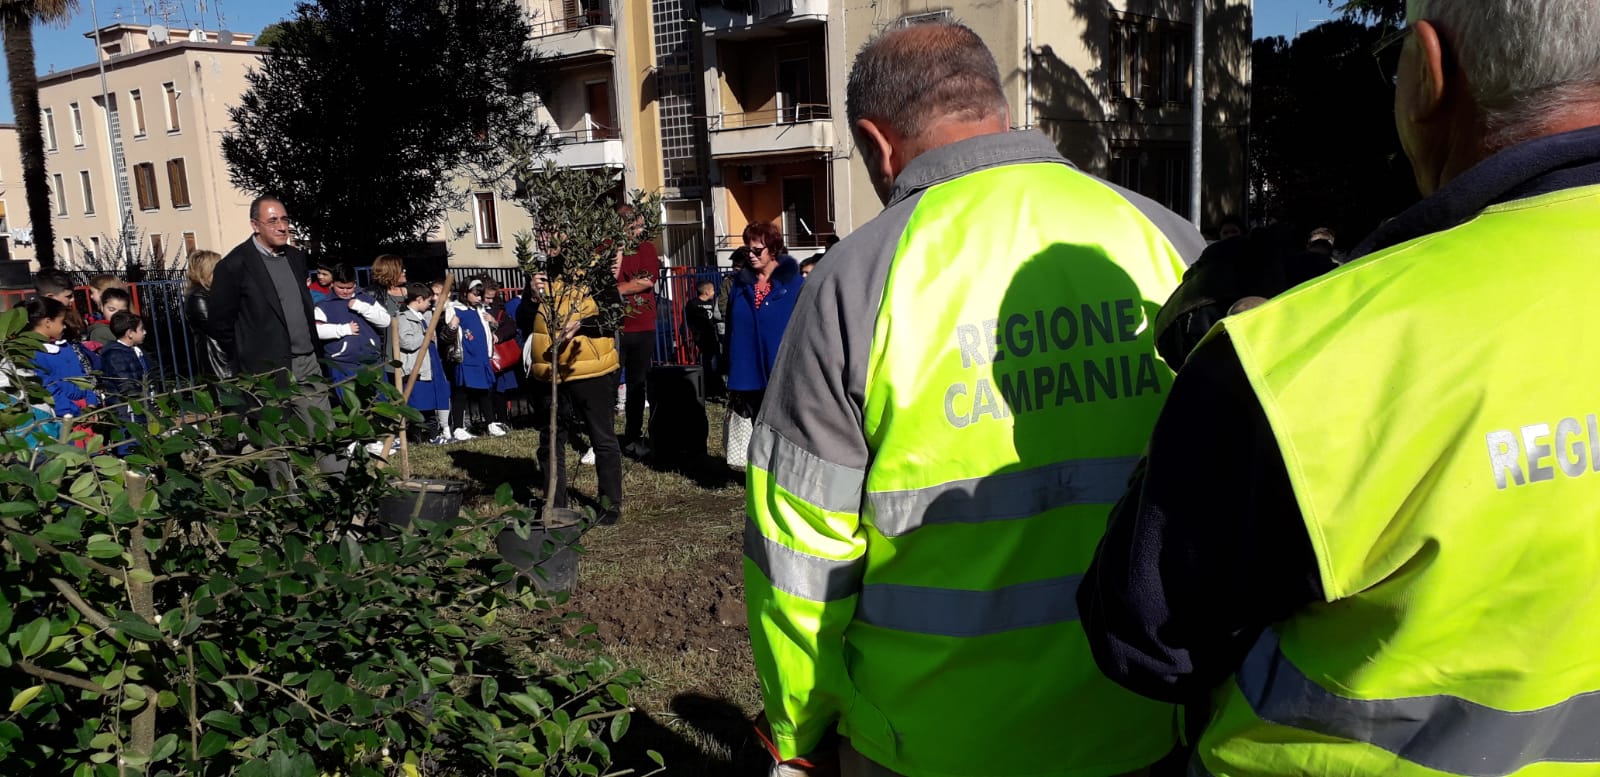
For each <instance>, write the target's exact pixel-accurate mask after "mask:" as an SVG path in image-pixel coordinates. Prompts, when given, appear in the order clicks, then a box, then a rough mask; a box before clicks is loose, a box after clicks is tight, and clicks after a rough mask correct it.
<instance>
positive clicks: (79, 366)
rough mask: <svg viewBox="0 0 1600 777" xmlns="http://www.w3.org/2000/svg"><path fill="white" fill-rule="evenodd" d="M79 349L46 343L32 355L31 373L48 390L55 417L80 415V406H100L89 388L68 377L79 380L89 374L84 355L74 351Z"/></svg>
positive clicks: (69, 344)
mask: <svg viewBox="0 0 1600 777" xmlns="http://www.w3.org/2000/svg"><path fill="white" fill-rule="evenodd" d="M78 348H79V346H78V345H76V344H74V343H68V342H64V341H63V342H59V343H46V344H45V346H44V347H43V348H40V349H39V350H38V351H35V352H34V354H33V368H34V372H35V373H36V374H37V375H38V376H39V382H40V383H43V384H44V387H45V388H46V389H48V390H49V391H50V396H51V397H53V398H55V411H56V415H58V416H67V415H73V416H76V415H83V407H81V406H80V403H82V404H84V405H88V406H96V405H99V404H100V398H99V397H98V396H96V395H95V393H94V392H93V391H90V390H89V389H86V388H82V387H79V386H78V385H76V384H74V383H71V382H70V380H69V379H71V378H82V377H85V376H87V375H88V374H89V372H88V370H85V369H84V368H83V363H84V360H85V358H87V355H86V354H80V353H79V352H78Z"/></svg>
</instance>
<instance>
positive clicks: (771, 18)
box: [700, 0, 828, 40]
mask: <svg viewBox="0 0 1600 777" xmlns="http://www.w3.org/2000/svg"><path fill="white" fill-rule="evenodd" d="M700 15H701V16H700V18H701V29H702V30H703V31H704V32H705V33H706V34H707V35H715V36H717V37H719V38H727V39H729V40H738V39H741V38H765V37H773V36H777V35H782V34H783V33H784V31H785V30H786V29H792V28H793V27H797V26H802V25H815V24H821V23H823V22H826V21H827V20H828V0H722V2H717V1H716V0H701V4H700Z"/></svg>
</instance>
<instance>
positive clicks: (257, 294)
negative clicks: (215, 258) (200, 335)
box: [206, 237, 320, 374]
mask: <svg viewBox="0 0 1600 777" xmlns="http://www.w3.org/2000/svg"><path fill="white" fill-rule="evenodd" d="M284 251H285V258H286V259H287V260H288V261H289V268H290V269H291V270H292V271H293V272H294V277H295V278H304V277H306V254H305V252H304V251H301V250H300V249H298V248H295V247H294V246H287V247H286V248H285V249H284ZM296 286H298V287H299V289H300V303H301V304H300V309H299V310H294V311H287V313H288V314H289V315H298V316H304V317H305V321H306V328H307V330H308V331H310V332H311V342H312V344H313V347H320V346H319V345H318V344H317V336H316V331H317V329H316V318H315V316H314V315H313V313H312V312H311V311H312V307H311V292H310V290H308V289H307V288H306V285H305V284H304V283H298V284H296ZM284 316H285V311H284V309H283V304H282V303H281V302H279V301H278V290H277V288H276V287H275V286H273V285H272V277H271V276H269V275H268V274H267V265H266V259H265V258H263V257H262V256H261V249H259V248H257V247H256V244H255V238H254V237H252V238H250V239H248V240H246V241H244V242H243V243H240V244H239V246H238V247H237V248H234V249H233V250H232V251H229V252H228V255H227V256H224V257H222V261H221V262H219V263H218V264H217V269H216V270H215V271H214V272H213V273H212V276H211V317H210V320H209V321H208V322H207V323H206V331H207V332H209V333H210V334H211V337H212V338H214V339H215V340H216V341H217V344H218V345H220V346H222V350H223V352H224V353H226V354H227V355H228V358H229V359H230V360H232V362H233V364H234V365H235V367H236V368H237V369H238V371H239V372H242V373H251V374H261V373H266V372H271V371H273V370H276V369H280V368H286V367H288V366H289V358H290V356H291V354H290V352H289V330H288V326H287V323H286V322H287V321H288V319H286V318H285V317H284Z"/></svg>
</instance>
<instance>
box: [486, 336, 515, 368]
mask: <svg viewBox="0 0 1600 777" xmlns="http://www.w3.org/2000/svg"><path fill="white" fill-rule="evenodd" d="M521 362H522V346H520V345H518V344H517V341H516V340H514V339H512V340H503V341H501V342H498V343H495V346H494V351H493V352H492V353H491V354H490V356H489V364H490V365H491V366H493V367H494V371H495V372H505V371H506V370H509V369H511V368H512V367H515V366H517V365H518V364H520V363H521Z"/></svg>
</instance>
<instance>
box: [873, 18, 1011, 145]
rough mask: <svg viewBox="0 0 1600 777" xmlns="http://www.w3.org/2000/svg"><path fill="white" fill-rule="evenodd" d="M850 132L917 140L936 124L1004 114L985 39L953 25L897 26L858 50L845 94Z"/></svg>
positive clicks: (1002, 92) (996, 73)
mask: <svg viewBox="0 0 1600 777" xmlns="http://www.w3.org/2000/svg"><path fill="white" fill-rule="evenodd" d="M845 113H846V114H847V115H848V118H849V120H850V125H851V126H852V127H854V126H855V123H856V122H857V121H860V120H861V119H874V120H877V121H882V122H886V123H887V124H888V125H889V127H890V128H892V129H893V130H894V131H895V132H897V133H899V134H900V135H901V136H903V137H906V138H916V137H918V136H920V135H921V134H922V132H923V131H924V130H925V129H927V127H928V125H929V123H931V121H932V120H935V119H940V118H960V119H965V120H968V121H977V120H981V119H986V118H990V117H992V116H1003V115H1005V113H1006V94H1005V87H1003V86H1002V85H1001V83H1000V68H999V66H997V65H996V64H995V61H994V55H993V54H991V53H989V47H987V46H985V45H984V44H983V39H982V38H980V37H978V34H977V33H975V32H973V31H972V30H971V28H969V27H967V26H966V25H964V24H961V23H959V22H954V21H948V20H939V21H929V22H923V23H920V24H907V25H892V26H891V27H890V28H889V29H888V30H887V31H885V32H883V33H881V34H879V35H877V36H875V37H874V38H873V39H872V40H869V41H867V44H866V45H865V46H862V47H861V53H859V54H857V55H856V61H855V64H854V65H852V66H851V67H850V80H849V83H848V84H847V85H846V87H845Z"/></svg>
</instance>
